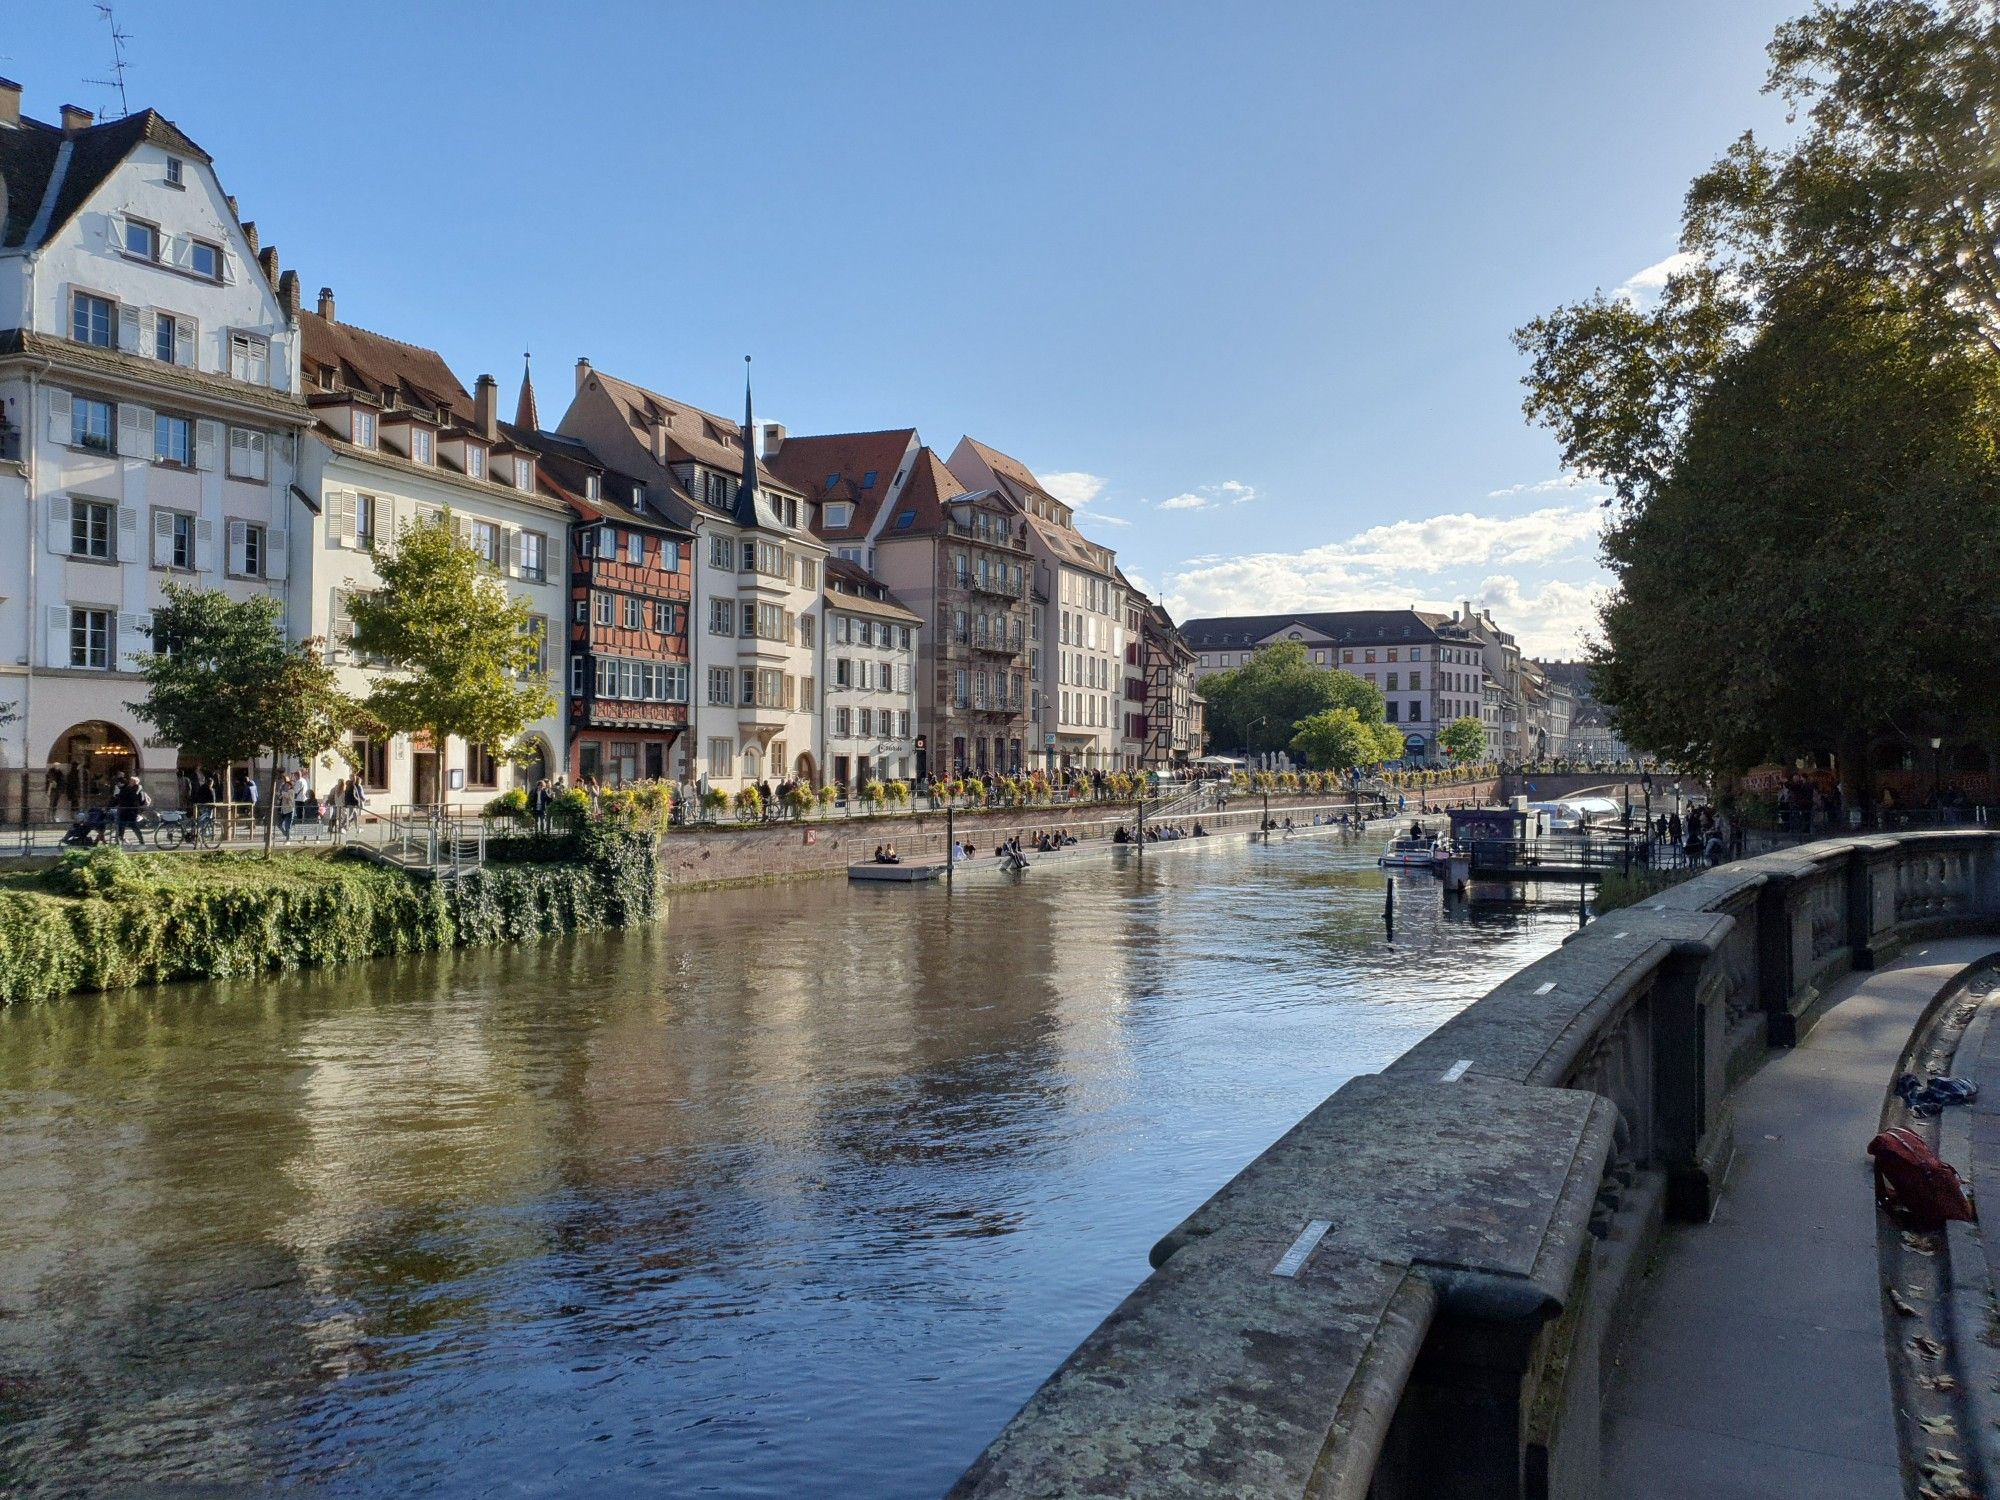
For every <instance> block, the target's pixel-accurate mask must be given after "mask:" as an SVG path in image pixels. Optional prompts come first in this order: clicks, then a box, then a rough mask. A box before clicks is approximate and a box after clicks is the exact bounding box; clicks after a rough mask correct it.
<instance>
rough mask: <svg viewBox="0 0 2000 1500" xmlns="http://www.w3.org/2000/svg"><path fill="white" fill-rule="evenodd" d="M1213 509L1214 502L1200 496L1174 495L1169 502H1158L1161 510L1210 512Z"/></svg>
mask: <svg viewBox="0 0 2000 1500" xmlns="http://www.w3.org/2000/svg"><path fill="white" fill-rule="evenodd" d="M1214 508H1215V502H1214V501H1213V500H1209V499H1206V498H1205V497H1203V496H1201V495H1176V496H1174V498H1173V499H1171V500H1162V501H1161V502H1160V509H1161V510H1212V509H1214Z"/></svg>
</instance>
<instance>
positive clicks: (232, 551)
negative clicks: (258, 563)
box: [229, 521, 250, 578]
mask: <svg viewBox="0 0 2000 1500" xmlns="http://www.w3.org/2000/svg"><path fill="white" fill-rule="evenodd" d="M249 553H250V527H249V524H248V523H247V522H244V521H231V522H230V523H229V571H230V573H231V574H232V575H233V576H235V577H238V578H241V577H242V576H243V575H244V574H245V573H246V572H248V571H249V568H250V556H249Z"/></svg>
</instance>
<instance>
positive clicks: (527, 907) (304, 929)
mask: <svg viewBox="0 0 2000 1500" xmlns="http://www.w3.org/2000/svg"><path fill="white" fill-rule="evenodd" d="M625 843H629V844H631V845H632V847H630V848H626V847H624V844H625ZM656 881H657V863H656V860H655V858H654V857H653V854H652V852H651V846H650V843H645V844H641V843H640V842H639V841H624V842H623V843H621V844H620V846H618V847H616V848H601V849H590V850H583V849H580V850H578V851H577V857H574V858H570V859H565V860H549V859H544V860H537V861H535V862H532V863H520V864H508V865H489V866H487V867H486V868H484V869H482V870H479V871H476V872H474V873H472V874H469V875H466V876H463V877H461V878H459V879H457V880H429V879H421V878H415V877H412V876H411V875H408V874H405V873H404V872H403V871H401V870H396V869H391V868H388V867H386V866H383V865H378V864H374V863H371V862H369V861H366V860H362V859H359V858H354V857H351V856H346V855H341V854H337V853H334V852H331V851H312V852H304V853H296V854H284V855H279V856H276V857H273V858H271V859H265V858H263V857H261V856H258V855H251V854H220V853H218V854H204V855H160V854H127V853H125V852H123V851H122V850H117V849H107V848H100V849H92V850H89V851H86V852H83V853H79V854H72V855H68V856H66V857H65V858H64V859H63V860H62V862H61V863H60V864H58V865H56V866H55V867H54V868H52V869H48V870H43V871H39V872H12V873H9V874H7V875H6V876H4V877H0V1003H6V1002H12V1001H17V1000H38V999H45V998H47V997H49V996H53V995H60V994H65V993H67V992H69V991H71V990H112V989H124V988H127V987H129V986H132V985H140V984H160V983H166V982H169V981H172V980H177V979H212V978H233V977H241V976H244V975H251V974H260V973H267V972H271V971H274V970H287V969H307V968H321V967H324V966H326V965H328V964H338V963H347V962H349V961H351V960H354V959H360V958H377V957H382V956H386V955H389V954H398V953H421V952H426V951H430V950H433V949H441V948H463V947H473V946H478V945H484V944H489V943H498V942H511V941H517V940H520V939H525V938H534V937H542V936H547V935H550V934H554V933H560V932H573V931H578V930H582V929H587V928H594V927H610V926H622V925H625V924H626V923H627V922H630V921H636V920H641V919H643V918H645V917H650V916H651V915H652V914H653V913H654V912H655V911H656V910H657V894H656V890H655V883H656Z"/></svg>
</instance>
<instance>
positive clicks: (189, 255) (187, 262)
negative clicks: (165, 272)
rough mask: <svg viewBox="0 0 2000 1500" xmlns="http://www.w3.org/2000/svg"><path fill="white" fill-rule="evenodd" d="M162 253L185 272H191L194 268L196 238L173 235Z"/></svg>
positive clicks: (185, 235)
mask: <svg viewBox="0 0 2000 1500" xmlns="http://www.w3.org/2000/svg"><path fill="white" fill-rule="evenodd" d="M160 253H161V254H162V255H164V256H165V257H166V258H167V259H168V260H169V261H171V262H172V263H173V264H174V265H176V266H179V267H180V268H181V269H182V270H183V271H187V270H191V269H193V267H194V236H192V235H187V234H176V235H171V236H169V237H168V238H167V242H166V244H165V245H164V246H162V247H161V251H160Z"/></svg>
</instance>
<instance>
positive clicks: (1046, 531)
mask: <svg viewBox="0 0 2000 1500" xmlns="http://www.w3.org/2000/svg"><path fill="white" fill-rule="evenodd" d="M949 463H950V466H951V472H952V474H953V475H954V476H955V477H956V478H957V480H958V482H959V483H960V484H963V485H965V486H966V487H967V488H968V489H971V490H989V489H990V490H996V491H998V492H999V493H1000V494H1001V495H1002V496H1004V497H1005V498H1006V499H1007V501H1008V502H1009V503H1010V504H1011V505H1013V506H1014V508H1015V509H1016V510H1017V511H1018V512H1019V513H1020V514H1021V516H1022V517H1023V518H1024V519H1025V520H1026V521H1027V523H1028V526H1027V542H1028V551H1029V553H1030V554H1031V555H1032V556H1033V557H1034V559H1035V562H1036V565H1037V573H1038V575H1039V580H1040V582H1041V584H1042V587H1043V590H1044V592H1045V593H1046V595H1047V600H1046V603H1044V604H1042V605H1041V609H1042V612H1043V619H1042V630H1041V643H1042V644H1041V654H1040V658H1039V663H1040V671H1041V690H1042V722H1041V725H1040V732H1041V736H1042V746H1041V748H1042V750H1043V753H1044V756H1045V760H1044V764H1046V765H1048V766H1051V767H1059V768H1061V769H1064V770H1084V771H1111V770H1117V769H1119V768H1121V767H1122V766H1124V765H1125V764H1126V760H1127V751H1126V742H1125V733H1126V725H1125V717H1124V711H1123V707H1122V705H1123V703H1124V701H1125V691H1126V689H1125V673H1126V660H1125V646H1126V640H1127V635H1128V632H1127V629H1126V624H1125V590H1124V589H1123V588H1122V587H1121V586H1120V584H1119V579H1118V569H1117V563H1116V558H1115V556H1114V555H1113V553H1112V551H1111V549H1110V548H1108V547H1100V546H1099V545H1098V544H1097V543H1095V542H1093V541H1091V540H1090V538H1088V537H1086V536H1084V535H1083V534H1082V533H1081V532H1079V531H1078V530H1077V529H1076V520H1075V512H1074V510H1073V509H1072V508H1071V507H1070V506H1068V505H1066V504H1064V503H1063V502H1062V501H1060V500H1058V499H1057V498H1056V497H1055V496H1053V495H1051V494H1050V493H1049V492H1048V491H1047V490H1046V489H1044V488H1043V487H1042V483H1041V481H1040V480H1039V479H1037V478H1036V477H1035V476H1034V474H1033V473H1032V472H1031V471H1030V470H1029V469H1028V467H1027V465H1026V464H1023V463H1022V462H1021V461H1020V460H1019V459H1015V458H1009V457H1008V456H1007V455H1006V454H1004V453H1001V452H999V451H998V450H997V449H994V448H990V447H988V446H987V445H986V444H984V443H981V442H976V441H974V440H973V439H972V438H969V437H967V438H961V439H960V440H959V444H958V447H957V448H955V449H954V450H953V451H952V455H951V458H950V460H949ZM1131 760H1132V762H1133V763H1134V764H1135V765H1136V763H1137V752H1136V748H1135V749H1134V751H1133V752H1132V754H1131Z"/></svg>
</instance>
